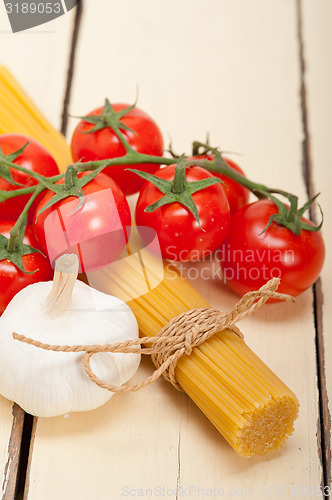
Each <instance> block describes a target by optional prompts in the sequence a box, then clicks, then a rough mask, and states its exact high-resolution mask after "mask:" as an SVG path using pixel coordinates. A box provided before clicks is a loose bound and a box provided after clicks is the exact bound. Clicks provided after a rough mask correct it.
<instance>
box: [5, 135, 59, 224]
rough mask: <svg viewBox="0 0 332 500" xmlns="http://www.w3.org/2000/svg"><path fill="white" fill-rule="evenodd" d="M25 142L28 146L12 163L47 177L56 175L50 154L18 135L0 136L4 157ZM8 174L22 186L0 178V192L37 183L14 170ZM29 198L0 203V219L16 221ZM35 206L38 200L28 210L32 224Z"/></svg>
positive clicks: (27, 138) (23, 197)
mask: <svg viewBox="0 0 332 500" xmlns="http://www.w3.org/2000/svg"><path fill="white" fill-rule="evenodd" d="M27 142H29V144H28V146H27V147H26V148H25V149H24V151H23V152H22V153H21V154H20V156H18V157H17V158H16V159H15V160H14V161H13V163H15V165H19V166H21V167H24V168H27V169H28V170H31V171H32V172H36V173H38V174H42V175H45V176H47V177H52V176H54V175H58V174H59V168H58V165H57V164H56V161H55V159H54V158H53V156H52V155H51V153H49V152H48V151H47V149H46V148H44V146H42V145H41V144H39V143H38V142H37V141H35V140H34V139H31V138H30V137H27V136H25V135H20V134H4V135H0V148H1V150H2V153H3V154H4V155H9V154H12V153H14V152H15V151H18V150H19V149H20V148H21V147H22V146H24V144H26V143H27ZM10 172H11V174H12V178H13V180H14V181H16V182H18V183H19V184H22V186H18V185H13V184H11V183H10V182H8V181H7V180H6V179H3V178H2V177H0V190H3V191H13V190H16V189H20V188H22V187H30V186H33V185H35V184H37V181H36V180H35V179H34V178H33V177H30V176H29V175H28V174H26V173H24V172H20V171H18V170H15V169H14V168H10ZM30 196H31V195H23V196H17V197H15V198H9V199H8V200H5V201H3V202H1V203H0V219H11V220H16V219H17V218H18V217H19V215H20V214H21V212H22V210H23V208H24V207H25V205H26V203H27V201H28V200H29V197H30ZM39 200H40V198H39ZM37 204H38V199H37V200H35V202H34V204H33V206H32V207H31V208H30V210H29V217H28V220H29V222H32V215H33V212H34V209H35V208H36V206H37Z"/></svg>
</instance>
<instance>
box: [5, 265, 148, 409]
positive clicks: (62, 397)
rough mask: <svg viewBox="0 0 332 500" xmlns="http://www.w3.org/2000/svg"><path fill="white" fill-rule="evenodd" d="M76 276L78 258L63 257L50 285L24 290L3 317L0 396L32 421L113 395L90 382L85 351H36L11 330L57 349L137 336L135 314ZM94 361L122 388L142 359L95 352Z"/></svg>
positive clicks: (98, 403)
mask: <svg viewBox="0 0 332 500" xmlns="http://www.w3.org/2000/svg"><path fill="white" fill-rule="evenodd" d="M77 271H78V260H77V257H76V256H75V255H64V256H62V257H60V258H59V259H58V261H57V263H56V271H55V274H54V280H53V282H43V283H35V284H33V285H29V286H27V287H26V288H24V289H23V290H21V291H20V292H19V293H18V294H17V295H16V296H15V297H14V298H13V300H12V301H11V302H10V304H9V305H8V307H7V309H6V310H5V312H4V313H3V315H2V317H1V318H0V394H2V395H3V396H4V397H6V398H7V399H10V400H12V401H15V402H16V403H18V404H19V405H20V406H21V407H22V408H23V409H24V410H25V411H26V412H28V413H31V414H32V415H36V416H39V417H51V416H56V415H61V414H64V413H68V412H76V411H85V410H92V409H94V408H97V407H98V406H101V405H103V404H104V403H105V402H106V401H107V400H108V399H110V397H111V396H112V395H113V393H112V392H109V391H107V390H105V389H102V388H100V387H98V386H97V385H96V384H94V383H93V382H92V381H91V380H90V379H89V377H88V376H87V374H86V373H85V371H84V368H83V366H82V363H81V359H82V356H83V353H66V352H53V351H46V350H43V349H39V348H37V347H35V346H33V345H28V344H25V343H23V342H19V341H17V340H14V339H13V336H12V335H13V332H16V333H18V334H21V335H25V336H27V337H30V338H33V339H34V340H37V341H40V342H43V343H47V344H57V345H75V344H79V345H93V344H112V343H114V342H122V341H124V340H129V339H135V338H137V337H138V326H137V322H136V319H135V316H134V314H133V313H132V311H131V310H130V308H129V307H128V306H127V305H126V304H125V303H124V302H122V301H121V300H120V299H117V298H116V297H112V296H110V295H107V294H104V293H102V292H99V291H97V290H94V289H92V288H91V287H89V286H88V285H86V284H85V283H82V282H81V281H77V280H76V277H77ZM90 363H91V368H92V370H93V371H94V373H95V374H96V375H97V376H98V377H99V378H101V379H102V380H104V381H105V382H106V383H108V384H113V385H122V384H123V383H124V382H126V381H127V380H128V379H129V378H130V377H132V376H133V375H134V373H135V372H136V370H137V368H138V365H139V363H140V355H139V354H122V353H116V354H113V353H98V354H95V355H94V356H93V357H92V358H91V362H90Z"/></svg>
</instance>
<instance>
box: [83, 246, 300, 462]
mask: <svg viewBox="0 0 332 500" xmlns="http://www.w3.org/2000/svg"><path fill="white" fill-rule="evenodd" d="M141 248H142V247H141ZM87 279H88V282H89V284H90V285H91V286H92V287H94V288H97V289H99V290H102V291H104V292H106V293H111V294H114V295H116V296H117V297H119V298H121V299H122V300H125V301H126V302H127V303H128V305H129V306H130V307H131V308H132V310H133V312H134V314H135V315H136V318H137V321H138V323H139V327H140V332H141V336H147V337H150V336H155V335H156V334H158V332H159V331H160V330H161V329H162V328H163V327H164V326H165V325H166V324H167V323H168V322H169V321H170V320H171V319H172V318H174V317H176V316H178V315H180V314H181V313H183V312H185V311H188V310H191V309H193V308H202V307H207V306H208V304H207V302H206V301H205V300H204V299H203V298H202V297H201V296H200V294H199V293H198V292H197V291H196V290H195V288H194V287H193V286H191V284H190V283H189V282H187V281H186V280H185V279H184V278H183V277H182V276H181V275H180V274H179V273H178V272H177V270H176V269H175V268H172V267H171V266H170V265H169V263H168V264H167V265H166V264H164V263H163V262H162V260H161V259H158V258H157V257H155V256H154V255H153V254H152V253H151V252H150V251H149V250H148V249H147V248H145V249H141V250H139V245H138V247H137V248H133V245H131V254H128V255H127V256H126V257H124V258H122V259H121V260H119V261H117V262H114V263H112V264H110V265H109V266H108V267H106V268H103V269H101V270H99V271H94V272H91V273H89V274H88V275H87ZM175 376H176V379H177V382H178V383H179V384H180V386H181V388H182V389H183V390H184V391H185V392H186V393H187V394H188V396H189V397H190V398H191V399H192V400H193V401H194V402H195V403H196V404H197V405H198V407H199V408H200V409H201V410H202V411H203V412H204V414H205V415H206V416H207V417H208V418H209V419H210V421H211V422H212V423H213V424H214V425H215V427H216V428H217V429H218V430H219V432H220V433H221V434H222V435H223V436H224V438H225V439H226V440H227V441H228V443H229V444H230V445H231V446H232V447H233V448H234V449H235V450H236V452H237V453H239V454H240V455H242V456H247V457H250V456H258V455H266V454H269V453H271V452H272V451H274V450H277V449H279V448H280V447H281V446H282V445H283V444H284V443H285V442H286V440H287V438H288V436H289V435H291V434H292V432H293V430H294V420H295V419H296V418H297V415H298V410H299V403H298V400H297V398H296V396H295V394H294V393H293V392H292V391H291V390H290V389H289V388H288V387H287V386H286V385H285V384H284V383H283V382H282V381H281V380H280V379H279V378H278V377H277V375H275V374H274V373H273V372H272V371H271V370H270V369H269V368H268V367H267V366H266V365H265V364H264V363H263V361H261V359H260V358H259V357H258V356H256V354H255V353H254V352H253V351H252V350H251V349H250V348H249V347H248V346H247V345H246V343H245V342H244V340H243V339H242V338H241V336H239V335H238V334H237V333H236V331H234V330H232V329H223V330H222V331H220V332H217V333H216V334H214V335H213V336H212V337H211V338H210V339H208V340H206V341H205V342H203V343H202V344H201V345H199V346H197V347H194V348H193V350H192V353H191V354H190V355H189V356H187V355H184V356H182V357H181V358H180V360H179V361H178V363H177V366H176V371H175Z"/></svg>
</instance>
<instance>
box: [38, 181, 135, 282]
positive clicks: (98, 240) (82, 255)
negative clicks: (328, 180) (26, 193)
mask: <svg viewBox="0 0 332 500" xmlns="http://www.w3.org/2000/svg"><path fill="white" fill-rule="evenodd" d="M88 173H90V172H80V173H79V174H78V178H79V179H80V178H82V177H84V176H85V175H88ZM63 183H64V179H61V181H59V182H58V184H63ZM83 193H84V201H83V204H82V205H81V206H80V200H79V199H78V198H77V197H74V196H70V197H68V198H65V199H62V200H60V201H58V202H56V203H55V204H54V205H52V206H51V207H49V208H46V209H45V210H44V211H43V212H42V213H40V214H39V215H38V213H39V211H40V210H42V209H43V208H44V207H45V206H46V204H47V203H48V202H49V201H50V200H51V198H52V196H53V194H54V193H53V192H51V191H47V192H46V194H45V196H44V198H43V199H42V200H41V201H40V203H39V205H38V206H37V208H36V212H35V216H34V227H35V233H36V236H37V239H38V241H39V242H40V245H41V247H42V248H43V250H44V251H45V252H46V253H47V255H48V256H49V258H50V261H51V262H52V263H53V262H54V261H55V259H57V258H58V257H59V256H60V255H62V254H64V253H75V254H76V255H77V256H78V258H79V262H80V271H81V272H85V271H91V270H94V269H98V268H101V267H104V266H105V265H107V264H109V263H110V262H112V261H114V260H115V259H117V258H118V257H119V255H120V253H121V252H122V250H123V249H124V248H125V246H126V243H127V241H128V235H129V231H130V226H131V216H130V210H129V206H128V203H127V200H126V198H125V196H124V194H123V192H122V191H121V189H120V188H119V186H118V185H117V184H116V183H115V182H114V181H113V180H112V179H111V178H110V177H108V176H107V175H104V174H103V173H99V174H98V175H97V176H96V177H95V178H94V179H93V180H91V181H90V182H88V184H86V185H85V186H84V187H83Z"/></svg>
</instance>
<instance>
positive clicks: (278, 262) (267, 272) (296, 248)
mask: <svg viewBox="0 0 332 500" xmlns="http://www.w3.org/2000/svg"><path fill="white" fill-rule="evenodd" d="M276 213H278V210H277V207H276V205H275V204H274V202H273V201H271V200H265V199H264V200H259V201H256V202H254V203H251V204H250V205H247V206H245V207H243V208H242V209H241V210H239V211H238V212H237V213H236V214H235V215H234V216H233V218H232V224H231V228H230V231H229V233H228V237H227V239H226V240H225V242H224V245H223V247H222V249H221V250H220V252H221V253H220V259H221V261H222V262H221V266H222V269H223V274H224V279H225V281H226V282H227V284H228V285H229V286H230V287H231V288H232V289H233V290H234V291H235V292H236V293H238V294H239V295H244V294H245V293H247V292H248V291H251V290H257V289H258V288H260V287H261V286H262V285H264V284H265V283H266V282H267V281H268V280H270V279H271V278H273V277H276V278H280V279H281V284H280V286H279V288H278V292H281V293H287V294H290V295H294V296H296V295H298V294H300V293H302V292H303V291H304V290H306V289H307V288H309V287H310V286H311V285H313V284H314V282H315V281H316V280H317V278H318V276H319V273H320V271H321V269H322V266H323V262H324V256H325V246H324V241H323V238H322V235H321V233H320V232H311V231H306V230H302V232H301V234H299V235H298V236H297V235H295V234H293V233H292V232H291V231H290V230H289V229H287V228H286V227H284V226H281V225H279V224H277V223H276V222H272V224H271V226H270V227H269V228H268V229H267V230H266V231H265V232H263V231H264V228H265V227H266V225H267V223H268V222H269V219H270V216H271V215H273V214H276ZM302 220H304V221H305V222H307V223H310V222H309V221H308V220H307V219H305V218H303V219H302Z"/></svg>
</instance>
